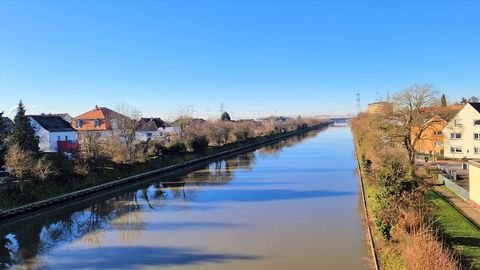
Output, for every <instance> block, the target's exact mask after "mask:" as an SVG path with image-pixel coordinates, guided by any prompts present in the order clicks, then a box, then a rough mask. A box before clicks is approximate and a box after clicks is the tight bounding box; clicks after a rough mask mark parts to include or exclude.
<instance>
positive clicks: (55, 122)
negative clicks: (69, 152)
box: [29, 115, 75, 132]
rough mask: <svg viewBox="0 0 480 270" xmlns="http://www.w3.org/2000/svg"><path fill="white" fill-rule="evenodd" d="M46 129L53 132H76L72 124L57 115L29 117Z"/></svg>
mask: <svg viewBox="0 0 480 270" xmlns="http://www.w3.org/2000/svg"><path fill="white" fill-rule="evenodd" d="M29 117H31V118H32V119H33V120H35V121H36V122H37V123H38V124H39V125H40V126H42V127H43V128H44V129H46V130H48V131H51V132H64V131H75V129H73V128H72V127H71V126H70V123H68V122H67V121H65V120H63V119H62V118H61V117H60V116H56V115H29Z"/></svg>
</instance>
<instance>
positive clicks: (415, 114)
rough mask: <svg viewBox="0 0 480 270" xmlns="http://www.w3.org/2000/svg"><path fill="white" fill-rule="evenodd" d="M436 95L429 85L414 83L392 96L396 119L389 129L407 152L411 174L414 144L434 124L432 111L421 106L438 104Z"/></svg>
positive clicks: (413, 164) (413, 161) (412, 172)
mask: <svg viewBox="0 0 480 270" xmlns="http://www.w3.org/2000/svg"><path fill="white" fill-rule="evenodd" d="M437 95H438V93H437V91H435V90H434V89H433V87H432V86H431V85H427V84H415V85H413V86H410V87H408V88H406V89H404V90H403V91H401V92H400V93H398V94H396V95H395V96H394V98H393V103H394V119H395V120H396V121H394V122H392V125H391V130H392V131H393V136H394V137H399V138H400V139H401V141H402V143H403V144H404V146H405V148H406V150H407V152H408V159H409V163H410V166H411V167H410V169H411V172H410V173H411V174H412V175H413V174H414V173H415V172H414V166H415V146H416V144H417V143H418V142H419V141H420V138H422V135H423V133H424V132H425V131H426V130H428V129H430V128H431V127H432V126H433V124H434V120H433V121H432V117H433V116H434V112H430V111H424V110H422V108H425V107H432V106H435V105H438V98H437Z"/></svg>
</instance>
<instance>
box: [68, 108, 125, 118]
mask: <svg viewBox="0 0 480 270" xmlns="http://www.w3.org/2000/svg"><path fill="white" fill-rule="evenodd" d="M116 117H123V115H122V114H120V113H118V112H116V111H114V110H111V109H109V108H106V107H98V106H95V108H94V109H93V110H90V111H88V112H86V113H83V114H80V115H79V116H76V117H74V118H73V119H74V120H77V119H82V120H94V119H112V118H116Z"/></svg>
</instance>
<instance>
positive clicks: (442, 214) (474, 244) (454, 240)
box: [427, 191, 480, 269]
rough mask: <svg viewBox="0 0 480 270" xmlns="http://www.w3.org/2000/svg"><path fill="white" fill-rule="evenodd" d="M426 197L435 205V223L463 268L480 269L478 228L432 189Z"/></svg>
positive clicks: (479, 233) (479, 232)
mask: <svg viewBox="0 0 480 270" xmlns="http://www.w3.org/2000/svg"><path fill="white" fill-rule="evenodd" d="M427 198H428V199H429V201H431V202H432V203H433V205H434V206H435V217H436V219H437V220H436V225H437V226H438V228H439V230H440V232H441V234H442V236H443V237H444V238H445V241H446V243H447V245H449V246H450V247H451V248H452V249H453V250H455V251H456V252H457V253H458V254H460V256H461V260H462V264H463V265H464V267H465V268H467V269H469V268H470V266H471V267H472V269H480V229H478V228H477V227H476V226H475V225H473V224H472V223H471V222H470V221H469V220H468V219H466V218H465V217H464V216H463V215H462V214H461V213H460V212H458V210H457V209H455V208H454V207H453V206H452V205H450V204H449V203H448V202H446V201H445V200H444V199H443V198H442V197H440V196H439V195H437V194H436V193H434V192H433V191H429V192H427Z"/></svg>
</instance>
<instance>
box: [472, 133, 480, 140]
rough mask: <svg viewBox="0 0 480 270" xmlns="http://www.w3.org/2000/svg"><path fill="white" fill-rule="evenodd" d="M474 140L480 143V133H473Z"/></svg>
mask: <svg viewBox="0 0 480 270" xmlns="http://www.w3.org/2000/svg"><path fill="white" fill-rule="evenodd" d="M473 139H474V140H478V141H480V133H473Z"/></svg>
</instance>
